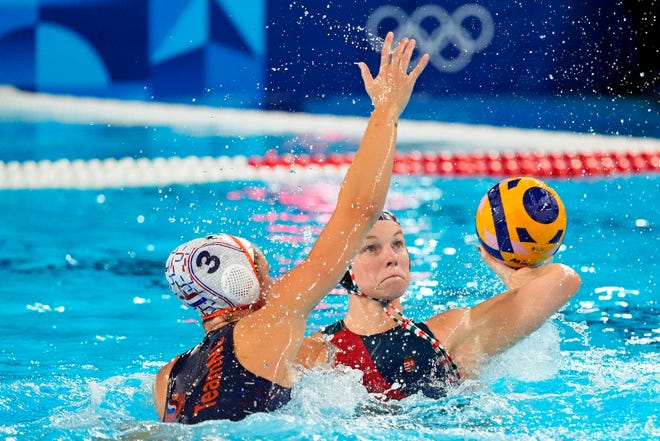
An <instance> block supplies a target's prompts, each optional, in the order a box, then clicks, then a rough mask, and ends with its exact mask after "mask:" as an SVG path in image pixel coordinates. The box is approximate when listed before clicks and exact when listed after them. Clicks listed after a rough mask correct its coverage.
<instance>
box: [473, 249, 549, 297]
mask: <svg viewBox="0 0 660 441" xmlns="http://www.w3.org/2000/svg"><path fill="white" fill-rule="evenodd" d="M479 252H480V253H481V258H482V259H483V260H484V262H486V264H487V265H488V266H489V267H490V269H492V270H493V271H494V272H495V274H497V277H499V278H500V280H501V281H502V282H503V283H504V285H506V287H507V288H508V289H516V288H520V287H521V286H523V285H525V284H526V283H528V282H529V281H530V280H532V279H534V278H536V277H537V276H538V273H541V272H542V271H543V270H542V267H543V265H540V266H537V267H533V268H530V267H522V268H518V269H516V268H511V267H510V266H508V265H506V264H505V263H504V262H502V261H501V260H497V259H496V258H494V257H493V256H491V255H490V254H488V252H486V250H484V248H483V247H481V246H480V247H479ZM546 263H547V262H546Z"/></svg>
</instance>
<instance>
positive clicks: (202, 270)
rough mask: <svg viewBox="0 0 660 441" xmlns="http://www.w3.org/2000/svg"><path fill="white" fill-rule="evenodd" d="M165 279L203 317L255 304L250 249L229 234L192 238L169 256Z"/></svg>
mask: <svg viewBox="0 0 660 441" xmlns="http://www.w3.org/2000/svg"><path fill="white" fill-rule="evenodd" d="M165 276H166V277H167V281H168V282H169V284H170V288H171V289H172V291H173V292H174V294H176V295H177V297H179V299H181V301H182V302H183V303H185V304H186V305H187V306H190V307H191V308H195V309H196V310H197V311H199V313H200V314H201V315H202V318H206V317H208V316H209V315H211V314H213V313H214V312H217V311H220V310H223V309H227V308H232V307H238V306H247V305H251V304H254V303H257V302H258V301H259V294H260V287H259V278H258V277H257V271H256V268H255V266H254V247H253V246H252V244H251V243H250V242H248V241H247V240H245V239H242V238H240V237H235V236H231V235H229V234H217V235H212V236H207V237H202V238H198V239H193V240H191V241H190V242H186V243H184V244H183V245H180V246H179V247H177V248H176V249H175V250H174V251H172V252H171V253H170V256H169V257H168V258H167V264H166V265H165Z"/></svg>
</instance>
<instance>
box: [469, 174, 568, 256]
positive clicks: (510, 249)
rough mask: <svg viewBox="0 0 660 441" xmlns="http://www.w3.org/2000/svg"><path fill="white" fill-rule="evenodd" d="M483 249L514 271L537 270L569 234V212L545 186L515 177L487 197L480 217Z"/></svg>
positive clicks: (478, 222) (497, 185)
mask: <svg viewBox="0 0 660 441" xmlns="http://www.w3.org/2000/svg"><path fill="white" fill-rule="evenodd" d="M476 227H477V235H478V236H479V242H480V243H481V246H482V247H483V248H484V249H485V250H486V251H487V252H488V253H489V254H490V255H491V256H493V257H495V258H496V259H498V260H501V261H502V262H504V263H505V264H507V265H508V266H510V267H512V268H521V267H523V266H537V265H540V264H542V263H543V262H545V261H547V260H548V259H550V258H551V257H552V256H553V255H554V254H555V253H556V252H557V250H558V249H559V246H560V245H561V243H562V241H563V240H564V235H565V234H566V209H565V208H564V204H563V202H562V201H561V199H560V198H559V195H558V194H557V193H556V192H555V191H554V190H553V189H552V188H550V187H549V186H548V185H547V184H545V183H544V182H542V181H540V180H538V179H534V178H529V177H515V178H508V179H504V180H502V181H500V182H499V183H498V184H496V185H494V186H493V187H492V188H491V189H490V190H488V192H487V193H486V194H485V195H484V197H483V198H482V199H481V202H480V203H479V208H478V209H477V216H476Z"/></svg>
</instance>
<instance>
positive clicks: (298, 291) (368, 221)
mask: <svg viewBox="0 0 660 441" xmlns="http://www.w3.org/2000/svg"><path fill="white" fill-rule="evenodd" d="M393 40H394V36H393V35H392V33H389V34H388V35H387V36H386V37H385V41H384V44H383V49H382V52H381V58H380V69H379V72H378V75H377V76H376V77H375V78H374V77H373V76H372V75H371V72H370V71H369V69H368V67H367V66H366V64H364V63H358V65H359V67H360V71H361V73H362V79H363V81H364V84H365V88H366V90H367V93H368V94H369V97H370V98H371V100H372V102H373V105H374V110H373V112H372V114H371V117H370V118H369V122H368V125H367V128H366V131H365V133H364V136H363V138H362V142H361V144H360V147H359V149H358V151H357V153H356V155H355V158H354V160H353V163H352V165H351V167H350V168H349V170H348V171H347V173H346V177H345V178H344V182H343V184H342V187H341V190H340V192H339V197H338V201H337V206H336V208H335V211H334V213H333V215H332V217H331V218H330V220H329V221H328V224H327V225H326V226H325V228H324V229H323V231H322V232H321V233H320V235H319V237H318V239H317V240H316V243H315V244H314V246H313V248H312V249H311V251H310V253H309V255H308V256H307V257H306V258H305V259H304V260H303V261H302V262H301V263H300V264H299V265H298V266H296V267H295V268H293V269H292V270H291V271H289V272H288V273H287V274H285V275H284V276H282V277H281V278H280V279H278V280H277V281H274V280H272V279H271V278H270V277H269V275H268V271H269V268H268V263H267V262H266V259H265V258H264V256H263V254H262V253H261V252H260V251H259V250H258V249H257V248H256V247H254V246H253V245H251V244H250V243H249V242H248V241H246V240H245V239H241V238H238V237H234V236H230V235H226V234H221V235H217V236H209V237H206V238H201V239H195V240H193V241H190V242H188V243H186V244H184V245H182V246H180V247H178V248H177V249H176V250H174V252H173V253H172V254H171V255H170V257H169V259H168V261H167V278H168V280H169V282H170V286H171V287H172V290H173V291H174V292H175V293H176V294H177V296H179V297H180V298H181V299H182V300H183V302H184V303H186V304H187V305H189V306H191V307H193V308H195V309H197V310H198V311H199V312H200V314H201V315H202V319H203V324H204V330H205V337H204V340H203V341H202V342H201V343H199V344H198V345H197V346H195V347H194V348H192V349H191V350H189V351H187V352H186V353H184V354H181V355H179V356H177V357H175V358H174V359H173V360H172V361H171V362H169V363H168V364H167V365H165V366H164V367H163V368H162V369H161V370H160V371H159V372H158V375H157V377H156V382H155V386H154V393H155V401H156V407H157V410H158V414H159V416H160V418H161V419H162V420H163V421H172V422H180V423H189V424H193V423H197V422H201V421H205V420H210V419H230V420H240V419H242V418H245V417H246V416H248V415H250V414H252V413H255V412H267V411H272V410H275V409H277V408H279V407H280V406H282V405H283V404H285V403H286V402H288V400H289V396H290V389H291V387H292V385H293V382H294V369H293V366H294V361H295V359H296V356H297V353H298V350H299V348H300V345H301V342H302V340H303V337H304V332H305V324H306V321H307V318H308V316H309V313H310V312H311V311H312V309H313V308H314V307H315V306H316V304H317V303H318V302H319V301H320V300H321V299H322V298H323V297H324V296H325V294H326V293H328V292H329V291H330V290H332V289H333V288H334V287H335V286H336V285H337V283H338V282H339V280H340V279H341V277H342V275H343V274H344V273H345V271H346V268H347V267H348V264H349V262H350V261H351V259H352V258H353V256H354V255H355V254H356V252H357V248H358V246H359V245H360V244H361V243H362V241H363V240H364V239H365V237H366V234H367V232H368V231H369V230H370V228H371V227H372V226H373V225H374V223H375V222H376V220H377V219H378V216H379V215H380V213H381V210H382V209H383V205H384V202H385V197H386V195H387V190H388V187H389V184H390V178H391V174H392V167H393V163H394V152H395V146H396V134H397V122H398V119H399V115H400V114H401V112H402V111H403V110H404V108H405V107H406V105H407V103H408V100H409V99H410V94H411V92H412V89H413V86H414V84H415V81H416V80H417V78H418V77H419V75H420V73H421V72H422V70H423V69H424V67H425V66H426V64H427V63H428V55H424V56H423V57H422V58H420V61H419V63H418V64H417V65H416V66H415V67H414V68H413V69H412V70H411V71H410V72H409V64H410V60H411V57H412V53H413V50H414V47H415V42H414V40H409V39H407V38H404V39H402V40H401V42H400V43H399V44H398V45H396V47H395V48H394V49H393V50H392V43H393Z"/></svg>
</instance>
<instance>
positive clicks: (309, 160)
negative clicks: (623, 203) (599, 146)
mask: <svg viewBox="0 0 660 441" xmlns="http://www.w3.org/2000/svg"><path fill="white" fill-rule="evenodd" d="M352 159H353V155H352V154H346V155H329V156H305V155H296V156H294V155H282V156H276V155H266V156H265V157H263V158H251V159H250V161H249V163H250V165H251V166H253V167H256V168H263V167H266V168H271V169H276V168H286V169H292V170H294V169H300V168H303V169H304V168H305V167H308V166H310V165H314V166H335V167H336V166H343V165H346V166H347V165H348V164H350V163H351V161H352ZM658 171H660V146H658V148H657V149H655V150H652V149H648V150H641V151H633V150H631V151H611V152H605V151H597V150H596V151H587V152H572V153H571V152H563V153H562V152H540V151H539V152H524V151H523V152H491V153H478V152H472V153H461V152H440V153H435V152H419V151H413V152H408V153H402V154H399V155H397V157H396V159H395V162H394V173H396V174H401V175H443V176H515V175H527V176H537V177H589V176H603V175H614V174H633V173H653V172H658Z"/></svg>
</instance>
